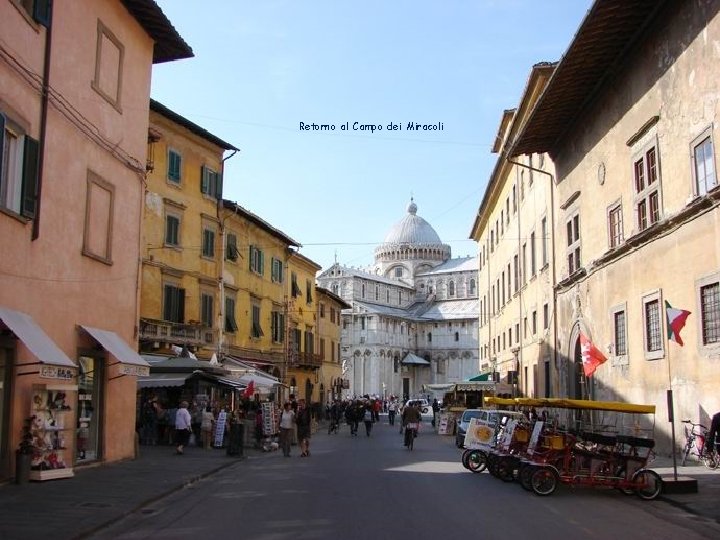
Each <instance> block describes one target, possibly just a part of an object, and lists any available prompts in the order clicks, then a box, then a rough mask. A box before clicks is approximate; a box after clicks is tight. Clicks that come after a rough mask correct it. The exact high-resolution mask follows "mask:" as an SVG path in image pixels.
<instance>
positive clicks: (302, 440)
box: [296, 399, 312, 457]
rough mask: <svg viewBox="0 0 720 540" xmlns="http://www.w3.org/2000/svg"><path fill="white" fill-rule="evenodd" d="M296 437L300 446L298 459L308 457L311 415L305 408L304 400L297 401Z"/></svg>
mask: <svg viewBox="0 0 720 540" xmlns="http://www.w3.org/2000/svg"><path fill="white" fill-rule="evenodd" d="M296 422H297V437H298V443H299V444H300V457H308V456H309V455H310V429H311V424H312V414H311V413H310V409H309V408H308V407H307V404H306V403H305V400H304V399H301V400H300V401H298V411H297V419H296Z"/></svg>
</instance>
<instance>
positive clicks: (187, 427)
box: [175, 401, 192, 454]
mask: <svg viewBox="0 0 720 540" xmlns="http://www.w3.org/2000/svg"><path fill="white" fill-rule="evenodd" d="M191 429H192V418H190V412H189V411H188V402H187V401H181V402H180V408H179V409H178V410H177V411H176V413H175V441H176V443H177V446H176V447H175V453H177V454H182V453H183V450H184V449H185V445H186V444H187V443H188V441H189V440H190V433H191Z"/></svg>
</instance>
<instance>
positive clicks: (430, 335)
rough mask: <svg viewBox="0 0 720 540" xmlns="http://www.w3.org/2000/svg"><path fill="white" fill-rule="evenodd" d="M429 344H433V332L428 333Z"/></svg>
mask: <svg viewBox="0 0 720 540" xmlns="http://www.w3.org/2000/svg"><path fill="white" fill-rule="evenodd" d="M428 343H432V332H428Z"/></svg>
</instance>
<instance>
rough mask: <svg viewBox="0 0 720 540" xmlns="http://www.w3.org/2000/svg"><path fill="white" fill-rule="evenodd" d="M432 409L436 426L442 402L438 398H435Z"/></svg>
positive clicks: (433, 423)
mask: <svg viewBox="0 0 720 540" xmlns="http://www.w3.org/2000/svg"><path fill="white" fill-rule="evenodd" d="M432 410H433V419H432V427H435V422H436V421H437V417H438V414H440V404H439V403H438V400H437V398H435V399H433V402H432Z"/></svg>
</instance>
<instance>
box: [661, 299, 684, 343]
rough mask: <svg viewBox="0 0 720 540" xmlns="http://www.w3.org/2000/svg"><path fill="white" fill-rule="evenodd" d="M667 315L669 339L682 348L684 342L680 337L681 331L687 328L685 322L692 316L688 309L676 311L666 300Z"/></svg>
mask: <svg viewBox="0 0 720 540" xmlns="http://www.w3.org/2000/svg"><path fill="white" fill-rule="evenodd" d="M665 313H666V315H667V333H668V339H671V340H673V341H675V342H676V343H677V344H678V345H680V346H681V347H682V346H683V340H682V338H681V337H680V330H682V329H683V326H685V321H686V320H687V318H688V315H690V312H689V311H687V310H686V309H676V308H674V307H672V306H671V305H670V303H669V302H668V301H667V300H665Z"/></svg>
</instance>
